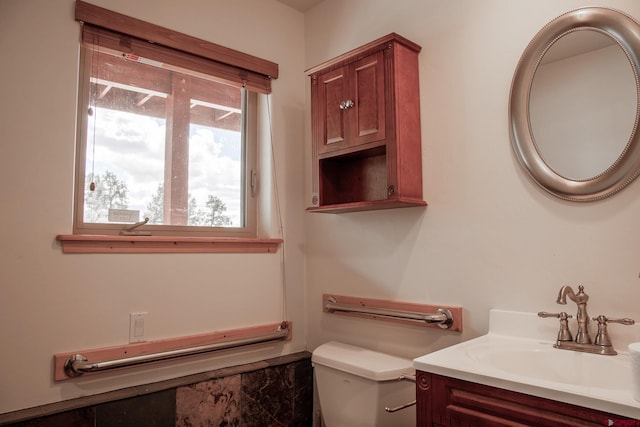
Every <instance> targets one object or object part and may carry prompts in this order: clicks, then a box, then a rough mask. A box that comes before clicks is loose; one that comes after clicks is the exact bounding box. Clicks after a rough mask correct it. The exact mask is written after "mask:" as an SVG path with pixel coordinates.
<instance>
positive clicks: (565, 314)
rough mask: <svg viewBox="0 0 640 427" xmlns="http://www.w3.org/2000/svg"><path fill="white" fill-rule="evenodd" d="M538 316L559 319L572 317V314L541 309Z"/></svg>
mask: <svg viewBox="0 0 640 427" xmlns="http://www.w3.org/2000/svg"><path fill="white" fill-rule="evenodd" d="M538 317H555V318H557V319H563V318H565V319H570V318H571V317H573V316H571V315H570V314H567V313H565V312H564V311H562V312H560V313H547V312H546V311H539V312H538Z"/></svg>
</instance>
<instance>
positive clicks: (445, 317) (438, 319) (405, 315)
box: [324, 297, 453, 329]
mask: <svg viewBox="0 0 640 427" xmlns="http://www.w3.org/2000/svg"><path fill="white" fill-rule="evenodd" d="M324 307H325V308H326V309H327V311H328V312H329V313H333V312H334V311H340V312H344V313H361V314H369V315H372V316H379V317H389V318H392V319H403V320H415V321H420V322H426V323H436V324H437V325H438V326H439V327H441V328H443V329H448V328H450V327H451V325H452V324H453V314H452V313H451V311H450V310H449V309H447V308H439V309H437V310H436V311H437V313H418V312H414V311H402V310H392V309H388V308H377V307H368V306H357V305H351V304H340V303H338V302H336V299H335V298H333V297H329V298H327V300H326V302H325V306H324Z"/></svg>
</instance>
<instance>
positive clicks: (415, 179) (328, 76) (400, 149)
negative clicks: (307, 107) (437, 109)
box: [307, 33, 426, 213]
mask: <svg viewBox="0 0 640 427" xmlns="http://www.w3.org/2000/svg"><path fill="white" fill-rule="evenodd" d="M420 50H421V48H420V46H418V45H416V44H415V43H413V42H411V41H409V40H407V39H405V38H403V37H401V36H399V35H397V34H394V33H392V34H389V35H387V36H385V37H382V38H380V39H378V40H375V41H373V42H371V43H369V44H367V45H365V46H362V47H360V48H358V49H355V50H353V51H350V52H348V53H346V54H344V55H341V56H339V57H337V58H334V59H332V60H330V61H327V62H324V63H322V64H320V65H318V66H316V67H314V68H311V69H309V70H307V74H308V75H309V76H310V78H311V127H312V144H313V146H312V156H313V159H312V160H313V200H312V205H313V206H311V207H310V208H308V210H309V211H319V212H334V213H335V212H350V211H359V210H370V209H385V208H396V207H405V206H425V205H426V203H425V202H424V200H422V155H421V149H422V148H421V133H420V94H419V74H418V54H419V52H420Z"/></svg>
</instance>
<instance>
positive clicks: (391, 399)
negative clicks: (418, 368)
mask: <svg viewBox="0 0 640 427" xmlns="http://www.w3.org/2000/svg"><path fill="white" fill-rule="evenodd" d="M311 363H312V366H313V370H314V375H315V381H316V387H317V391H318V400H319V401H320V411H321V413H322V419H323V421H324V425H325V426H326V427H365V426H367V427H386V426H389V427H405V426H407V427H411V426H415V424H416V409H415V405H413V406H410V407H408V408H405V409H401V410H399V411H396V412H387V411H385V407H388V408H395V407H398V406H401V405H404V404H406V403H409V402H413V401H415V400H416V391H415V384H414V383H413V382H411V381H406V380H400V379H399V378H400V377H401V376H403V375H410V376H414V375H415V370H414V369H413V365H412V361H411V360H409V359H403V358H401V357H396V356H392V355H389V354H384V353H379V352H377V351H372V350H367V349H364V348H361V347H356V346H353V345H349V344H344V343H340V342H336V341H331V342H328V343H326V344H322V345H321V346H319V347H318V348H316V349H315V350H314V351H313V353H312V355H311Z"/></svg>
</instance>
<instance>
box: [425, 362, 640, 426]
mask: <svg viewBox="0 0 640 427" xmlns="http://www.w3.org/2000/svg"><path fill="white" fill-rule="evenodd" d="M416 374H417V377H416V391H417V393H416V394H417V395H416V402H417V407H416V415H417V426H418V427H426V426H429V427H452V426H455V427H485V426H486V427H498V426H536V427H546V426H548V427H562V426H564V427H574V426H575V427H577V426H606V425H623V424H624V425H636V421H634V420H631V419H629V418H626V417H622V416H619V415H615V414H608V413H605V412H601V411H597V410H594V409H589V408H584V407H580V406H575V405H571V404H568V403H562V402H557V401H554V400H549V399H544V398H540V397H535V396H530V395H527V394H522V393H517V392H513V391H509V390H502V389H498V388H495V387H490V386H486V385H481V384H476V383H472V382H468V381H463V380H458V379H454V378H449V377H445V376H441V375H436V374H431V373H428V372H423V371H417V373H416ZM611 423H613V424H611Z"/></svg>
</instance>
